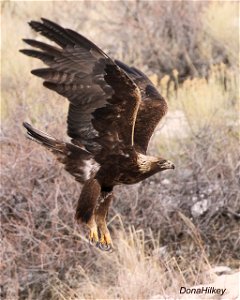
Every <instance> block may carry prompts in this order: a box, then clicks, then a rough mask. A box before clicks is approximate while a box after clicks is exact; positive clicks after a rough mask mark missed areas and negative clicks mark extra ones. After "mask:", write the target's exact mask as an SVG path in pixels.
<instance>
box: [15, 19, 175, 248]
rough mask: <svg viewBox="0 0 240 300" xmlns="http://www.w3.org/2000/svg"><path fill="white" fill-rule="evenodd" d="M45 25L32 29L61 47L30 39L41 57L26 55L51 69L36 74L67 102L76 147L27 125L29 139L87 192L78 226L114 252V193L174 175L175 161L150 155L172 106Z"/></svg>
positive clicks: (133, 76)
mask: <svg viewBox="0 0 240 300" xmlns="http://www.w3.org/2000/svg"><path fill="white" fill-rule="evenodd" d="M41 20H42V22H36V21H31V22H30V23H29V25H30V26H31V28H32V29H34V30H35V31H37V32H39V33H40V34H41V35H43V36H45V37H47V38H48V39H49V40H51V41H53V42H55V43H56V44H57V46H52V45H48V44H45V43H43V42H39V41H36V40H32V39H24V40H23V41H24V42H25V43H27V44H28V45H30V46H32V47H35V48H37V49H39V50H33V49H32V50H30V49H24V50H20V51H21V52H22V53H24V54H26V55H28V56H31V57H35V58H38V59H40V60H42V61H43V62H44V63H45V64H46V65H47V66H48V68H44V69H36V70H32V74H34V75H36V76H39V77H41V78H43V79H44V80H45V81H44V82H43V85H44V86H45V87H47V88H48V89H51V90H54V91H56V92H57V93H59V94H60V95H62V96H64V97H66V98H68V100H69V102H70V104H69V110H68V117H67V133H68V135H69V137H71V142H70V143H67V142H63V141H61V140H58V139H55V138H54V137H52V136H50V135H48V134H46V133H44V132H42V131H39V130H37V129H35V128H33V127H32V126H31V125H29V124H28V123H23V125H24V127H25V128H26V129H27V133H28V136H29V137H31V138H32V139H33V140H35V141H38V142H40V143H41V144H42V145H43V146H45V147H47V148H48V149H49V150H51V152H53V153H54V154H55V155H56V157H57V159H58V160H59V161H60V162H61V163H63V164H64V165H65V169H66V170H67V171H68V172H69V173H70V174H72V175H73V176H74V177H75V178H76V180H77V181H79V182H81V183H83V184H84V185H83V188H82V192H81V195H80V198H79V200H78V204H77V209H76V220H77V221H79V222H83V223H86V224H87V226H88V227H89V229H90V233H89V240H90V241H91V242H92V243H95V244H96V245H97V246H98V247H99V248H100V249H102V250H109V249H111V247H112V241H111V237H110V233H109V230H108V228H107V225H106V216H107V213H108V208H109V205H110V202H111V200H112V198H113V187H114V186H115V185H119V184H134V183H137V182H140V181H142V180H144V179H145V178H148V177H149V176H151V175H153V174H155V173H157V172H160V171H164V170H166V169H174V164H173V163H172V162H170V161H169V160H166V159H164V158H162V157H158V158H156V157H153V156H148V155H146V151H147V147H148V143H149V140H150V138H151V136H152V134H153V131H154V129H155V128H156V126H157V124H158V123H159V121H160V120H161V118H162V117H163V116H164V115H165V113H166V111H167V103H166V101H165V100H164V98H163V97H162V96H161V95H160V94H159V93H158V91H157V90H156V88H155V87H154V86H153V84H152V82H151V81H150V80H149V79H148V77H147V76H146V75H145V74H144V73H142V72H141V71H139V70H138V69H136V68H135V67H129V66H127V65H126V64H124V63H122V62H120V61H118V60H113V59H111V58H110V57H109V56H108V55H107V54H106V53H104V52H103V51H102V50H101V49H100V48H98V47H97V46H96V45H95V44H94V43H92V42H91V41H89V40H88V39H87V38H85V37H84V36H82V35H80V34H78V33H77V32H75V31H73V30H71V29H66V28H62V27H61V26H59V25H57V24H56V23H54V22H52V21H49V20H46V19H44V18H42V19H41Z"/></svg>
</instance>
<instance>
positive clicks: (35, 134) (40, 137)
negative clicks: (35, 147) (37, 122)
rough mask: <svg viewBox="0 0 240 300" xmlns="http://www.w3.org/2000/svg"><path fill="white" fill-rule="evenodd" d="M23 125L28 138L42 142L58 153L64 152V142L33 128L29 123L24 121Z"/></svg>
mask: <svg viewBox="0 0 240 300" xmlns="http://www.w3.org/2000/svg"><path fill="white" fill-rule="evenodd" d="M23 126H24V127H25V128H26V129H27V135H28V137H29V138H30V139H33V140H34V141H35V142H38V143H40V144H42V145H43V146H45V147H47V148H50V150H52V151H56V152H59V153H63V154H64V153H65V151H66V143H64V142H62V141H59V140H57V139H55V138H53V137H52V136H50V135H48V134H47V133H44V132H43V131H40V130H37V129H35V128H33V127H32V126H31V125H30V124H28V123H26V122H24V123H23Z"/></svg>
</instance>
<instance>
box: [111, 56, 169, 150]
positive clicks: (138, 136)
mask: <svg viewBox="0 0 240 300" xmlns="http://www.w3.org/2000/svg"><path fill="white" fill-rule="evenodd" d="M115 62H116V64H117V65H118V66H119V67H120V68H121V69H122V70H124V71H125V72H126V73H127V74H128V76H129V77H130V78H131V79H132V80H133V81H134V82H135V84H136V85H137V86H138V88H139V89H140V92H141V99H142V101H141V103H140V107H139V110H138V113H137V119H136V122H135V128H134V145H135V148H136V149H137V150H138V151H139V152H142V153H143V154H146V151H147V147H148V143H149V140H150V138H151V136H152V134H153V132H154V130H155V128H156V126H157V125H158V123H159V121H160V120H161V119H162V117H163V116H164V115H165V114H166V112H167V102H166V101H165V99H164V98H163V97H162V96H161V95H160V94H159V92H158V91H157V89H156V88H155V87H154V85H153V84H152V82H151V81H150V79H149V78H148V77H147V76H146V75H145V74H144V73H143V72H141V71H139V70H138V69H136V68H134V67H129V66H127V65H126V64H124V63H122V62H121V61H118V60H115Z"/></svg>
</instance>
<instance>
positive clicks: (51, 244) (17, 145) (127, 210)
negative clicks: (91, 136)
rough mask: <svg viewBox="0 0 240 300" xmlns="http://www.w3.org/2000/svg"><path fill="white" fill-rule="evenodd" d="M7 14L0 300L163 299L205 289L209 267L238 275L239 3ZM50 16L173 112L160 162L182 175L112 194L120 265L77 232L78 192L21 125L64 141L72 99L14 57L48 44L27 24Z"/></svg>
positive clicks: (157, 143) (49, 6)
mask: <svg viewBox="0 0 240 300" xmlns="http://www.w3.org/2000/svg"><path fill="white" fill-rule="evenodd" d="M1 9H2V15H1V17H2V20H1V22H2V24H1V25H2V26H1V33H2V38H1V54H2V61H1V63H2V69H1V72H2V82H1V125H2V126H1V166H2V168H1V183H2V189H1V204H2V220H1V221H2V226H1V231H2V242H3V247H2V263H3V270H2V294H1V296H2V298H3V299H9V300H12V299H96V298H100V299H107V298H109V299H117V298H120V299H153V298H152V297H155V296H156V295H160V296H162V297H165V296H166V295H174V294H175V295H176V294H177V293H178V291H179V287H180V286H182V285H191V284H199V283H204V282H205V283H206V282H209V280H211V276H212V275H211V273H209V270H210V269H211V267H212V266H216V265H219V264H220V265H225V266H228V267H230V268H232V269H236V268H237V267H238V266H239V255H240V245H239V216H240V204H239V203H240V193H239V184H240V157H239V156H240V155H239V73H238V72H239V71H238V70H239V3H238V2H234V1H192V2H191V1H154V2H152V1H151V2H150V1H131V2H130V1H117V2H102V1H81V2H78V1H75V2H70V1H69V2H68V1H66V2H58V1H52V2H51V1H47V2H40V1H39V2H31V1H30V2H27V1H26V2H24V1H20V2H12V1H2V2H1ZM40 17H44V18H49V19H50V20H53V21H55V22H58V23H59V24H61V25H62V26H64V27H68V28H71V29H73V30H76V31H78V32H80V33H81V34H83V35H85V36H86V37H88V38H89V39H91V40H93V41H94V42H95V43H96V44H97V45H98V46H100V47H101V48H102V49H103V50H104V51H106V52H107V53H108V54H109V55H110V56H112V57H113V58H117V59H120V60H122V61H124V62H125V63H127V64H130V65H134V66H136V67H137V68H139V69H141V70H142V71H144V72H145V73H146V74H147V75H148V76H150V78H151V79H152V81H153V82H154V83H155V84H156V86H157V87H158V89H159V91H160V92H161V93H162V95H163V96H164V97H166V98H167V100H168V103H169V112H168V115H167V116H166V118H165V120H164V122H163V123H162V124H160V126H159V128H158V129H157V131H156V133H155V135H154V137H153V139H152V143H151V146H150V152H151V153H153V154H154V153H155V154H160V153H163V154H164V156H166V157H167V158H169V159H171V160H172V161H174V162H175V164H176V170H175V171H174V172H171V171H169V172H164V173H162V174H157V175H156V176H154V177H151V178H150V179H148V180H146V181H144V182H143V183H141V184H137V185H134V186H128V187H118V188H117V189H116V190H117V195H116V199H115V201H114V203H113V205H112V208H111V210H110V214H109V227H110V230H111V231H112V235H113V239H114V245H115V251H114V252H113V253H111V254H108V253H103V252H100V251H99V250H98V249H95V248H93V247H91V246H89V245H88V242H87V239H86V238H85V232H84V229H83V228H81V226H79V225H77V224H75V223H74V210H75V206H76V201H77V199H78V196H79V193H80V189H81V187H80V186H79V185H78V184H77V183H76V182H75V181H74V180H73V178H72V177H71V176H70V175H68V174H67V173H66V172H65V171H63V170H62V169H63V168H62V166H60V165H59V164H57V163H56V161H55V159H54V157H52V155H51V154H50V153H48V152H46V151H45V150H44V149H42V147H40V146H39V145H36V144H34V143H32V142H30V141H28V140H27V139H26V138H25V136H24V130H23V129H22V126H21V124H22V122H23V121H30V122H31V123H32V124H34V125H35V126H36V127H38V128H39V129H42V130H44V131H47V132H48V133H50V134H52V135H54V136H56V137H59V138H61V139H62V138H63V136H64V137H66V134H65V131H66V126H65V122H66V111H67V101H65V100H64V99H62V98H61V97H60V96H58V95H56V94H54V93H53V92H51V91H48V90H46V89H44V88H43V87H42V84H41V80H39V79H38V78H34V77H33V76H32V75H31V74H30V70H31V69H33V68H37V67H40V66H42V64H41V63H40V62H38V61H35V60H34V59H30V58H27V57H24V56H23V55H21V54H20V53H19V52H18V50H19V49H21V48H24V44H23V42H22V41H21V39H22V38H36V37H37V38H38V40H44V39H43V38H41V37H39V36H37V34H36V33H34V32H32V31H31V30H30V28H29V26H28V25H27V22H28V21H30V20H32V19H33V20H39V18H40ZM130 287H131V288H130ZM177 295H178V294H177ZM160 296H159V297H160ZM154 299H157V298H154Z"/></svg>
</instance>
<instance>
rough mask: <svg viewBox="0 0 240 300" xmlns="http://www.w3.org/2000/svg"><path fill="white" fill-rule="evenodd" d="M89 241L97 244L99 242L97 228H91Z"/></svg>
mask: <svg viewBox="0 0 240 300" xmlns="http://www.w3.org/2000/svg"><path fill="white" fill-rule="evenodd" d="M89 241H90V243H97V242H98V230H97V227H93V228H90V233H89Z"/></svg>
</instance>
